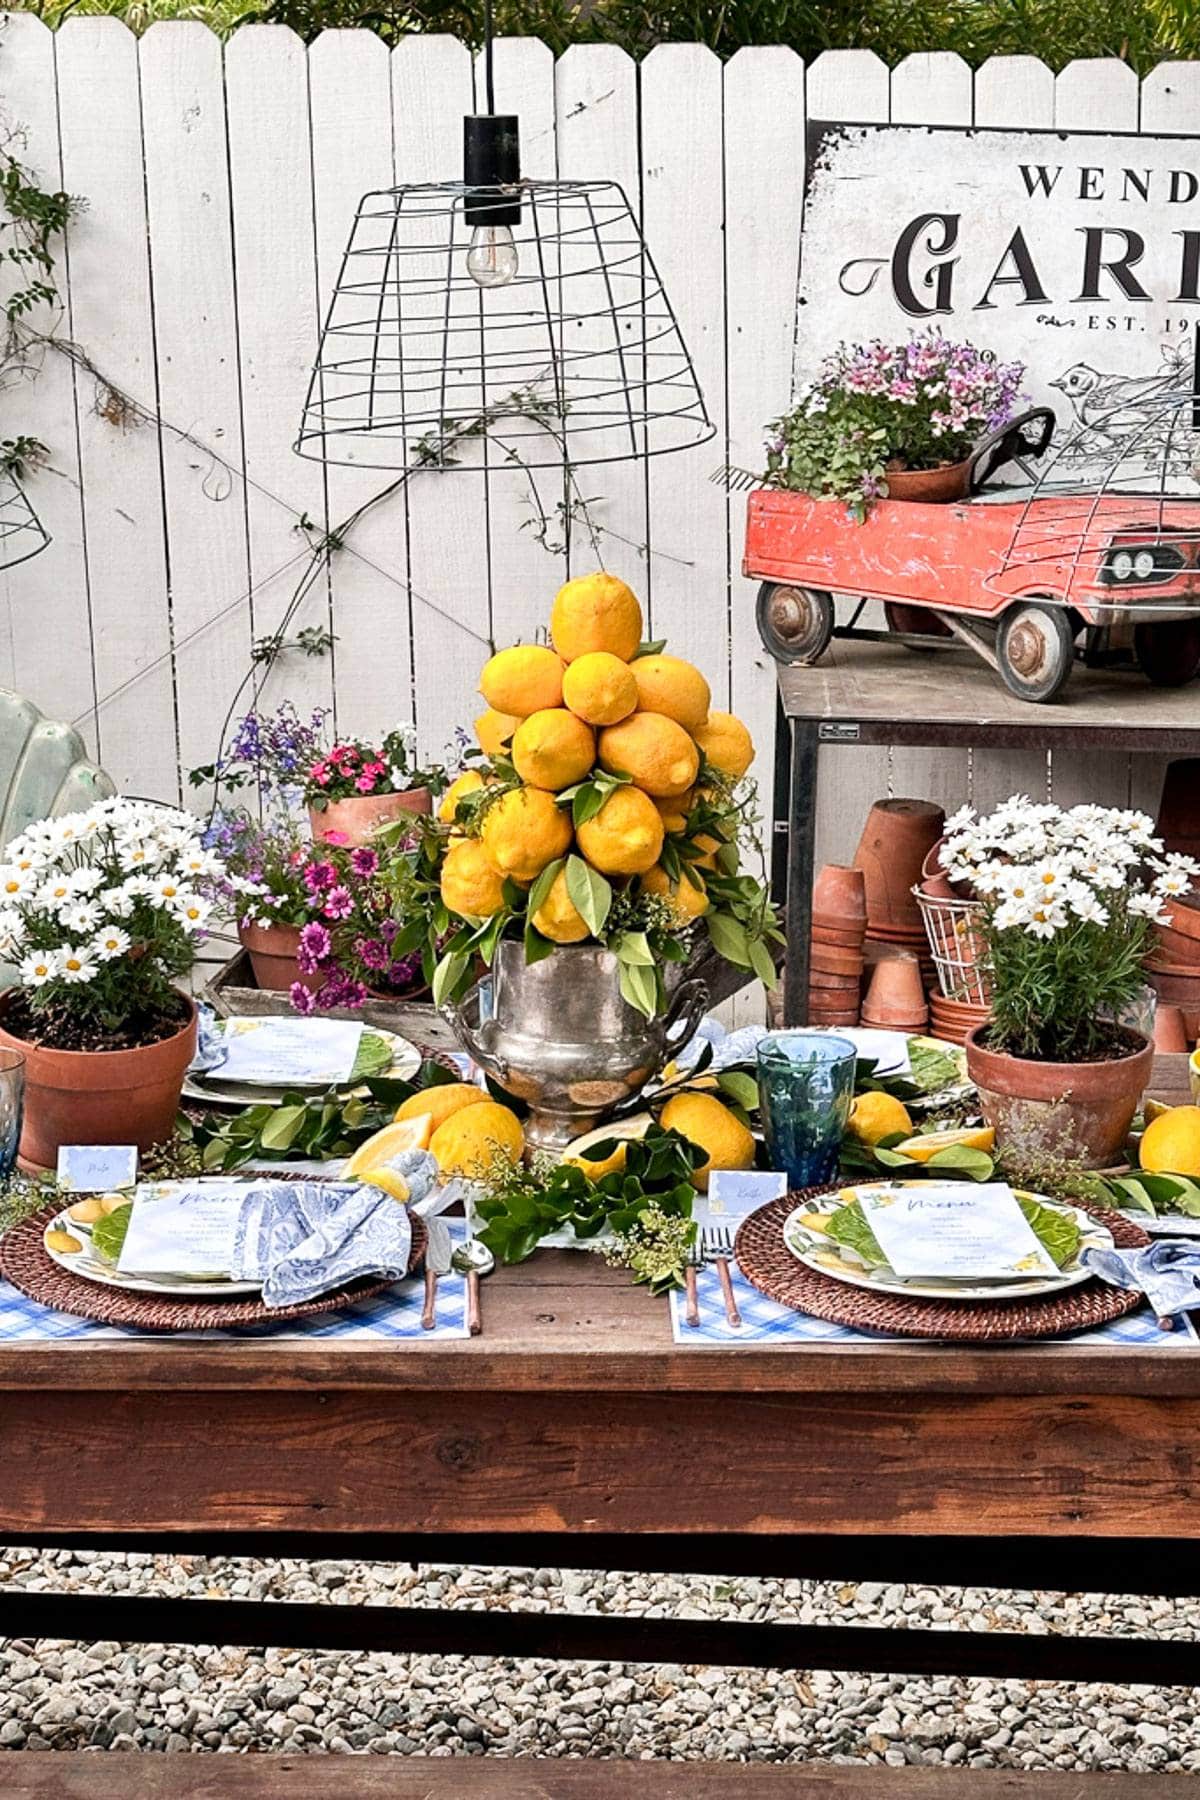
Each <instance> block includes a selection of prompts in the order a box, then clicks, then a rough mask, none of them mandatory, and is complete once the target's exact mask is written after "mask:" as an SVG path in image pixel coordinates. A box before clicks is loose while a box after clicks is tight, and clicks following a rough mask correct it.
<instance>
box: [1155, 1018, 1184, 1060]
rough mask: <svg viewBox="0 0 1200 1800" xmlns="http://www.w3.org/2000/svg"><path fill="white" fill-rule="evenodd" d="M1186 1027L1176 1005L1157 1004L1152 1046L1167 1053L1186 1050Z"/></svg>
mask: <svg viewBox="0 0 1200 1800" xmlns="http://www.w3.org/2000/svg"><path fill="white" fill-rule="evenodd" d="M1191 1047H1192V1046H1191V1044H1190V1043H1189V1042H1188V1034H1187V1029H1186V1027H1185V1025H1184V1023H1183V1014H1182V1012H1181V1011H1180V1009H1179V1008H1178V1007H1177V1006H1159V1007H1157V1008H1156V1009H1155V1013H1154V1048H1155V1049H1156V1050H1162V1051H1165V1052H1167V1053H1173V1052H1178V1051H1181V1050H1182V1051H1185V1052H1186V1051H1188V1050H1190V1049H1191Z"/></svg>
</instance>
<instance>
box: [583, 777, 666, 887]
mask: <svg viewBox="0 0 1200 1800" xmlns="http://www.w3.org/2000/svg"><path fill="white" fill-rule="evenodd" d="M663 835H664V834H663V822H662V820H661V819H660V818H659V816H658V808H657V807H656V806H655V804H654V802H653V800H651V798H650V796H649V795H648V794H643V792H642V791H641V789H640V788H635V787H618V788H614V789H613V791H612V793H611V794H610V795H609V796H608V798H607V800H606V801H605V802H604V805H603V806H602V807H601V808H600V810H599V812H598V813H597V814H596V816H595V818H593V819H588V820H587V821H586V823H585V824H583V825H581V826H580V827H579V829H578V831H577V832H576V834H575V837H576V841H577V843H578V845H579V849H580V851H581V853H582V854H583V855H584V856H585V857H586V858H587V860H588V861H589V862H590V863H591V865H592V867H593V868H594V869H599V870H600V873H601V874H602V875H644V874H645V873H646V870H647V869H650V868H653V866H654V864H655V863H656V862H657V861H658V858H659V853H660V851H661V850H662V847H663Z"/></svg>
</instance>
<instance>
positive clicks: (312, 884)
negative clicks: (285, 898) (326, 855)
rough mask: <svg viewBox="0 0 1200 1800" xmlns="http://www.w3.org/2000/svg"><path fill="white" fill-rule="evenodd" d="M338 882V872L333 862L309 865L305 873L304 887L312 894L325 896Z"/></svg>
mask: <svg viewBox="0 0 1200 1800" xmlns="http://www.w3.org/2000/svg"><path fill="white" fill-rule="evenodd" d="M336 881H337V870H336V869H335V868H334V866H333V864H332V863H331V862H315V863H309V864H308V867H307V868H306V869H305V871H304V885H305V887H306V888H307V889H308V891H309V893H310V894H323V893H324V892H325V891H326V889H328V888H331V887H332V886H333V885H334V883H335V882H336Z"/></svg>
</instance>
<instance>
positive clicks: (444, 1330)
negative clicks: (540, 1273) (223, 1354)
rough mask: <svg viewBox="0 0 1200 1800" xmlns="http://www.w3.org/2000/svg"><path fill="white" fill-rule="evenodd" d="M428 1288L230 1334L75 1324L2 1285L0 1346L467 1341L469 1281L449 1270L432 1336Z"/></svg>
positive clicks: (456, 1231)
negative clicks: (118, 1341) (424, 1319)
mask: <svg viewBox="0 0 1200 1800" xmlns="http://www.w3.org/2000/svg"><path fill="white" fill-rule="evenodd" d="M446 1225H447V1227H448V1229H449V1232H450V1240H451V1243H452V1244H454V1245H458V1244H461V1243H462V1242H463V1240H464V1239H465V1237H466V1235H467V1224H466V1220H465V1219H447V1220H446ZM424 1299H425V1284H424V1281H423V1279H422V1278H421V1276H419V1275H415V1276H411V1277H409V1279H408V1280H406V1281H398V1282H396V1284H395V1285H394V1286H393V1287H390V1288H385V1289H384V1291H383V1292H382V1293H381V1294H376V1295H374V1296H373V1298H371V1299H370V1300H359V1301H357V1302H356V1303H355V1304H354V1305H353V1306H347V1307H346V1308H345V1310H344V1311H342V1312H329V1313H317V1314H315V1315H314V1316H313V1317H312V1318H309V1319H285V1320H282V1321H281V1322H280V1323H279V1324H278V1325H273V1324H272V1323H271V1322H270V1321H269V1320H264V1321H263V1323H262V1324H261V1325H235V1326H231V1327H230V1329H229V1330H228V1331H144V1330H142V1329H140V1328H139V1327H137V1326H132V1325H99V1324H95V1323H93V1321H92V1320H90V1319H76V1318H74V1317H73V1316H72V1315H71V1314H70V1313H61V1312H53V1311H52V1310H51V1309H50V1308H49V1307H47V1306H42V1305H40V1304H39V1303H38V1301H36V1300H28V1299H26V1297H25V1295H24V1294H21V1293H18V1292H17V1289H16V1288H15V1287H12V1286H11V1285H10V1284H9V1283H8V1282H7V1281H0V1343H4V1344H15V1343H21V1342H31V1341H43V1342H44V1341H45V1340H47V1339H50V1340H53V1341H65V1340H67V1339H74V1338H180V1337H187V1338H206V1339H208V1338H262V1337H266V1338H313V1337H337V1338H357V1339H359V1340H360V1341H370V1340H372V1339H374V1340H376V1341H380V1340H395V1339H397V1338H421V1339H426V1340H428V1339H429V1338H438V1337H441V1338H465V1337H466V1336H467V1282H466V1277H465V1276H463V1275H457V1274H455V1272H454V1271H453V1270H452V1269H451V1270H449V1271H448V1272H447V1273H446V1274H445V1275H443V1276H442V1277H441V1278H440V1279H439V1281H438V1286H437V1323H436V1325H435V1326H434V1328H433V1330H432V1331H423V1330H422V1329H421V1309H422V1306H423V1304H424Z"/></svg>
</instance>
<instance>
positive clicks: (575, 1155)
mask: <svg viewBox="0 0 1200 1800" xmlns="http://www.w3.org/2000/svg"><path fill="white" fill-rule="evenodd" d="M653 1123H654V1116H653V1114H652V1113H638V1114H636V1115H635V1117H634V1118H632V1119H621V1120H619V1121H618V1122H617V1124H615V1125H597V1127H596V1129H595V1130H594V1131H585V1132H584V1134H583V1136H582V1137H577V1138H576V1139H575V1140H574V1142H573V1143H570V1144H568V1145H567V1147H566V1149H565V1150H564V1151H563V1157H562V1159H563V1161H564V1162H565V1163H574V1165H575V1167H576V1168H577V1169H582V1170H583V1172H584V1174H585V1175H590V1176H591V1178H592V1180H593V1181H603V1179H604V1177H605V1176H606V1175H612V1174H614V1173H615V1172H616V1171H617V1170H618V1169H623V1168H624V1167H625V1151H626V1146H627V1144H628V1141H629V1139H631V1138H643V1137H645V1135H646V1133H647V1131H648V1130H649V1128H650V1126H651V1125H653ZM614 1140H615V1141H616V1148H615V1149H614V1150H613V1152H612V1154H611V1155H610V1156H602V1157H600V1158H599V1159H596V1158H595V1157H591V1156H589V1155H588V1150H589V1149H590V1148H591V1146H592V1145H593V1144H604V1143H612V1142H614Z"/></svg>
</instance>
